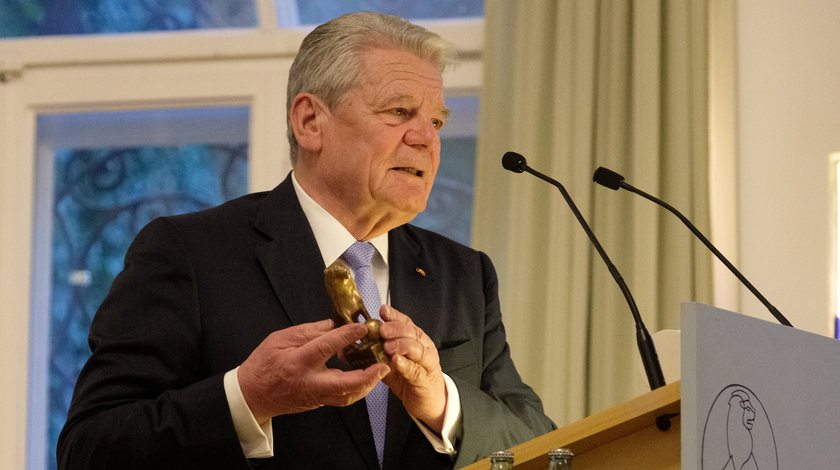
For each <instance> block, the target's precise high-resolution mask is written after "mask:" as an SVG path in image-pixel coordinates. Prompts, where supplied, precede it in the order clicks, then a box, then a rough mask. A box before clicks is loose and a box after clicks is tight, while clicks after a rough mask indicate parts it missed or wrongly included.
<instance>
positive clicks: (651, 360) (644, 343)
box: [502, 152, 665, 390]
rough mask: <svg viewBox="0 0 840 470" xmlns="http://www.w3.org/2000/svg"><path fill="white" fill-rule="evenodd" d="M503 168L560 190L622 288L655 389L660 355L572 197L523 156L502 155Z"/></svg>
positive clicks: (659, 376)
mask: <svg viewBox="0 0 840 470" xmlns="http://www.w3.org/2000/svg"><path fill="white" fill-rule="evenodd" d="M502 166H503V167H505V169H506V170H510V171H512V172H514V173H522V172H523V171H527V172H528V173H531V174H532V175H534V176H536V177H537V178H539V179H541V180H543V181H546V182H548V183H550V184H552V185H554V186H555V187H557V189H559V190H560V194H562V195H563V199H565V200H566V203H567V204H568V205H569V208H570V209H572V213H573V214H574V215H575V218H577V220H578V222H580V225H581V226H582V227H583V231H584V232H586V235H587V236H588V237H589V240H590V241H591V242H592V245H594V246H595V250H596V251H597V252H598V254H599V255H601V259H602V260H604V263H605V264H606V265H607V269H608V270H609V272H610V274H612V277H613V279H615V282H616V283H617V284H618V287H619V288H620V289H621V293H622V294H624V298H625V299H627V304H628V305H629V306H630V313H632V314H633V320H634V321H635V322H636V343H637V344H638V346H639V353H640V354H641V357H642V365H643V366H644V368H645V374H647V379H648V384H649V385H650V389H651V390H654V389H657V388H659V387H662V386H663V385H665V377H664V375H663V374H662V366H661V365H660V364H659V356H657V354H656V348H655V347H654V345H653V339H651V337H650V334H648V331H647V328H645V324H644V322H643V321H642V317H641V315H639V309H638V308H637V307H636V301H635V300H633V295H632V294H631V293H630V288H629V287H627V283H626V282H624V279H623V278H622V277H621V274H619V272H618V269H616V267H615V265H613V263H612V261H610V257H609V256H607V253H606V252H605V251H604V248H603V247H602V246H601V243H600V242H598V239H597V238H595V234H594V233H592V229H590V228H589V224H587V223H586V220H585V219H584V218H583V215H581V213H580V211H579V210H578V208H577V206H576V205H575V203H574V201H572V198H571V196H569V193H568V192H566V188H564V187H563V185H562V184H560V183H559V182H558V181H557V180H555V179H553V178H551V177H548V176H546V175H544V174H542V173H540V172H539V171H536V170H534V169H533V168H531V167H529V166H528V163H527V162H526V161H525V157H523V156H522V155H520V154H518V153H516V152H507V153H505V155H504V156H503V157H502Z"/></svg>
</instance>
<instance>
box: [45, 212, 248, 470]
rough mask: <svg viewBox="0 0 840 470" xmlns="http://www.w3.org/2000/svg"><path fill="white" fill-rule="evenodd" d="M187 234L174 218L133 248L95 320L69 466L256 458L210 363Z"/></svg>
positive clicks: (233, 464)
mask: <svg viewBox="0 0 840 470" xmlns="http://www.w3.org/2000/svg"><path fill="white" fill-rule="evenodd" d="M185 253H186V250H185V243H184V241H183V240H182V239H181V237H180V236H179V232H178V229H177V228H176V227H175V226H174V225H172V223H171V222H169V221H168V220H166V219H157V220H156V221H153V222H152V223H151V224H149V225H148V226H147V227H146V228H144V229H143V230H142V231H141V233H140V234H139V235H138V236H137V238H136V239H135V241H134V242H133V243H132V246H131V247H130V248H129V250H128V253H127V255H126V260H125V268H124V270H123V272H122V273H121V274H120V275H119V276H118V277H117V278H116V280H115V281H114V283H113V285H112V287H111V290H110V292H109V294H108V296H107V297H106V299H105V301H104V302H103V303H102V305H101V306H100V308H99V310H98V311H97V313H96V315H95V317H94V319H93V322H92V325H91V329H90V335H89V339H88V340H89V345H90V349H91V352H92V355H91V357H90V359H89V360H88V362H87V364H86V365H85V367H84V368H83V370H82V372H81V374H80V376H79V379H78V381H77V384H76V389H75V392H74V396H73V400H72V402H71V405H70V410H69V413H68V419H67V422H66V424H65V427H64V429H63V430H62V432H61V435H60V437H59V441H58V448H57V457H58V462H59V465H58V466H59V468H60V469H65V470H69V469H88V470H93V469H105V468H121V469H131V468H161V469H162V468H226V469H228V468H229V469H237V468H248V463H247V461H246V460H245V458H244V455H243V454H242V450H241V447H240V446H239V442H238V440H237V437H236V434H235V430H234V427H233V422H232V419H231V416H230V412H229V408H228V405H227V400H226V397H225V393H224V386H223V372H222V373H208V371H206V370H203V369H202V360H201V322H200V317H199V310H198V309H199V305H198V301H197V298H198V297H197V293H196V285H195V279H194V276H193V272H192V267H191V264H190V262H189V257H188V256H187V255H186V254H185Z"/></svg>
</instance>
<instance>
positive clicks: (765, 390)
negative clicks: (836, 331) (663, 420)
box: [681, 303, 840, 470]
mask: <svg viewBox="0 0 840 470" xmlns="http://www.w3.org/2000/svg"><path fill="white" fill-rule="evenodd" d="M681 313H682V340H681V343H682V366H681V369H682V405H681V413H682V436H681V437H682V439H681V440H682V468H684V469H702V470H711V469H714V470H723V469H725V470H729V469H735V470H741V469H750V470H755V469H759V470H779V469H814V470H817V469H820V470H822V469H840V341H837V340H835V339H832V338H827V337H824V336H820V335H816V334H813V333H809V332H805V331H800V330H796V329H794V328H790V327H786V326H781V325H778V324H775V323H770V322H767V321H763V320H758V319H755V318H751V317H747V316H745V315H740V314H737V313H733V312H728V311H725V310H721V309H718V308H714V307H710V306H707V305H703V304H698V303H686V304H683V305H682V309H681Z"/></svg>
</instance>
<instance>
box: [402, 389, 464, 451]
mask: <svg viewBox="0 0 840 470" xmlns="http://www.w3.org/2000/svg"><path fill="white" fill-rule="evenodd" d="M443 382H444V383H445V384H446V410H444V412H443V429H442V430H441V433H440V434H441V435H440V436H438V435H437V434H435V432H434V431H432V430H431V429H429V428H428V427H427V426H426V425H425V424H423V423H422V422H421V421H420V420H419V419H416V418H415V417H414V416H412V417H411V419H413V420H414V422H415V423H417V427H419V428H420V431H421V432H422V433H423V435H424V436H426V439H428V440H429V443H430V444H432V447H434V449H435V450H436V451H437V452H440V453H441V454H447V455H455V454H456V453H458V450H457V449H455V444H454V442H455V440H456V439H457V437H458V435H460V433H461V395H460V394H458V387H456V386H455V382H453V381H452V379H451V378H449V376H448V375H446V374H443Z"/></svg>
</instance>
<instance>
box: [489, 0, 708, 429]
mask: <svg viewBox="0 0 840 470" xmlns="http://www.w3.org/2000/svg"><path fill="white" fill-rule="evenodd" d="M485 15H486V42H485V73H484V85H483V92H482V96H481V118H480V123H479V143H478V161H477V168H476V194H475V206H474V214H475V215H474V221H473V245H474V246H475V247H477V248H479V249H481V250H484V251H486V252H488V253H489V254H490V255H491V257H492V258H493V260H494V262H495V264H496V268H497V270H498V272H499V277H500V287H501V292H500V295H501V300H502V309H503V314H504V319H505V324H506V326H507V328H508V335H509V340H510V343H511V349H512V353H513V356H514V359H515V361H516V363H517V366H518V368H519V370H520V372H521V374H522V375H523V377H524V379H525V380H526V382H528V383H529V384H530V385H532V386H533V387H534V388H535V389H536V390H537V392H538V393H539V394H540V396H541V397H542V398H543V401H544V404H545V406H546V410H547V413H548V414H549V416H551V417H552V418H553V419H554V420H555V421H556V422H557V423H558V424H559V425H563V424H566V423H569V422H573V421H576V420H578V419H580V418H582V417H584V416H586V415H588V414H591V413H593V412H597V411H600V410H603V409H605V408H607V407H609V406H613V405H615V404H618V403H621V402H623V401H626V400H628V399H630V398H632V397H633V396H636V395H639V394H641V393H644V392H645V391H646V390H647V381H646V379H645V376H644V373H643V372H642V368H641V364H640V361H639V359H638V349H637V346H636V342H635V329H634V324H633V321H632V317H631V314H630V311H629V308H628V306H627V304H626V303H625V300H624V297H623V296H622V295H621V292H620V291H619V289H618V287H617V286H616V284H615V282H614V281H613V279H612V277H611V276H610V275H609V273H608V271H607V269H606V268H605V266H604V264H603V263H602V262H601V260H600V258H599V257H598V255H597V253H596V252H595V250H594V249H593V247H592V246H591V244H590V242H589V241H588V239H587V238H586V236H585V234H584V232H583V231H582V229H581V227H580V226H579V225H578V223H577V221H576V220H575V219H574V216H573V215H572V213H571V211H570V210H569V208H568V207H567V206H566V204H565V202H564V201H563V199H562V196H561V195H560V193H559V192H558V191H557V190H556V189H555V188H553V187H552V186H550V185H548V184H546V183H544V182H542V181H539V180H537V179H536V178H534V177H533V176H531V175H527V174H513V173H510V172H507V171H505V170H503V169H502V167H501V163H500V160H501V156H502V154H504V152H505V151H508V150H514V151H517V152H519V153H521V154H523V155H524V156H525V157H526V158H527V159H528V163H529V165H530V166H532V167H533V168H535V169H538V170H540V171H542V172H543V173H546V174H549V175H552V176H554V177H555V178H557V179H558V180H560V181H561V183H563V185H564V186H565V187H566V189H567V190H568V191H569V193H570V194H571V196H572V198H573V199H574V200H575V201H576V203H577V205H578V207H579V208H580V210H581V212H582V213H583V215H584V217H586V219H587V220H588V221H589V223H590V225H591V226H592V228H593V230H594V232H595V233H596V235H597V236H598V238H599V239H600V241H601V243H602V245H603V246H604V248H605V250H606V251H607V253H609V255H610V257H611V258H612V260H613V262H614V264H615V265H616V266H617V268H618V270H619V271H620V272H621V273H622V275H623V277H624V278H625V280H626V281H627V283H628V284H629V286H630V289H631V291H632V292H633V295H634V297H635V299H636V303H637V304H638V306H639V309H640V311H641V314H642V317H643V319H644V321H645V323H646V325H647V328H648V330H649V331H650V332H651V333H653V332H655V331H658V330H660V329H664V328H672V329H676V328H679V305H680V302H683V301H692V300H696V301H701V302H707V303H709V302H710V299H711V293H712V286H711V274H710V266H711V257H710V256H709V255H708V254H707V252H706V251H705V248H704V247H703V246H702V245H700V244H699V243H697V242H696V241H695V240H694V239H693V238H692V235H691V234H690V232H688V230H687V229H686V228H685V227H684V226H683V225H682V224H681V223H680V222H679V221H678V220H676V219H675V218H673V216H671V215H670V214H668V213H666V212H664V210H663V209H661V208H659V207H657V206H655V205H653V204H652V203H650V202H647V201H645V200H643V199H641V198H639V197H638V196H635V195H633V194H631V193H629V192H626V191H623V190H622V191H619V192H614V191H611V190H609V189H607V188H604V187H601V186H597V185H595V184H594V183H592V174H593V171H594V170H595V169H596V168H597V167H598V166H605V167H607V168H610V169H613V170H615V171H617V172H619V173H621V174H623V175H625V177H626V178H627V181H628V182H630V183H631V184H633V185H634V186H636V187H638V188H640V189H643V190H645V191H647V192H649V193H651V194H654V195H658V196H660V197H661V198H663V199H665V200H667V201H669V202H670V203H671V204H673V205H674V206H675V207H677V208H678V209H680V210H681V211H682V212H683V213H684V214H686V215H687V216H688V217H689V218H690V219H692V220H693V221H694V222H695V224H697V225H698V227H700V229H701V230H702V231H704V232H705V233H708V231H707V228H708V220H709V213H708V212H709V209H708V206H709V205H708V169H707V166H708V163H707V162H708V140H709V137H708V112H709V111H708V104H707V101H708V99H707V95H708V93H707V88H708V78H707V75H708V74H707V69H708V60H707V40H708V33H707V30H708V28H707V21H708V18H707V17H708V14H707V4H706V2H705V1H703V0H691V1H687V0H686V1H671V0H658V1H653V0H614V1H595V0H521V1H508V0H488V1H487V2H486V6H485Z"/></svg>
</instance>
